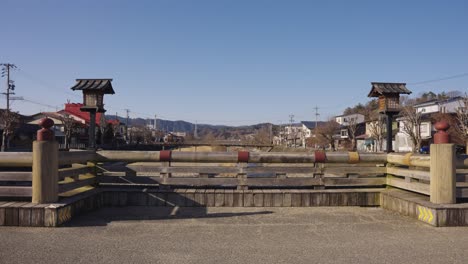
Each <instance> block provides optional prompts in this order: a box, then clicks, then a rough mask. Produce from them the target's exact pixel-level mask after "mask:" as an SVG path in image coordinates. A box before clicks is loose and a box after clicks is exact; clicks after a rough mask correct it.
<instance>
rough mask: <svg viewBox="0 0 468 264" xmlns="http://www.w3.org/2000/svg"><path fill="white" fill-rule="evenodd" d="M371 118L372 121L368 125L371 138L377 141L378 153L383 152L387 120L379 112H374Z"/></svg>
mask: <svg viewBox="0 0 468 264" xmlns="http://www.w3.org/2000/svg"><path fill="white" fill-rule="evenodd" d="M369 117H370V118H369V119H370V120H369V123H368V127H369V133H370V136H371V137H372V138H373V139H374V140H375V146H376V151H381V150H382V143H383V140H384V138H385V135H386V131H385V122H386V118H385V116H384V115H381V114H379V113H378V112H377V111H373V112H372V113H371V114H370V116H369Z"/></svg>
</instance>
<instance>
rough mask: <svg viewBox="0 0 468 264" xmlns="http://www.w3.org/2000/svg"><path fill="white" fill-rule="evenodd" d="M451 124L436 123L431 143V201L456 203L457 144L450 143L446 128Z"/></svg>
mask: <svg viewBox="0 0 468 264" xmlns="http://www.w3.org/2000/svg"><path fill="white" fill-rule="evenodd" d="M449 127H450V126H449V125H448V124H447V122H445V121H442V122H439V123H437V124H436V125H435V128H436V129H437V130H438V131H437V133H436V134H435V135H434V144H432V145H431V149H430V152H431V154H430V155H431V165H430V176H431V183H430V201H431V202H432V203H436V204H454V203H456V201H457V200H456V180H457V179H456V167H455V162H456V155H455V145H454V144H449V141H450V137H449V135H448V133H447V132H446V130H447V129H448V128H449Z"/></svg>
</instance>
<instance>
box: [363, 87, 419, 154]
mask: <svg viewBox="0 0 468 264" xmlns="http://www.w3.org/2000/svg"><path fill="white" fill-rule="evenodd" d="M371 84H372V89H371V91H370V92H369V94H368V95H367V96H368V97H378V98H379V99H378V100H379V113H381V114H385V115H386V116H387V153H390V152H393V147H392V123H393V116H395V115H396V114H398V113H399V112H400V110H401V105H400V94H411V91H410V90H408V89H407V88H406V83H381V82H372V83H371Z"/></svg>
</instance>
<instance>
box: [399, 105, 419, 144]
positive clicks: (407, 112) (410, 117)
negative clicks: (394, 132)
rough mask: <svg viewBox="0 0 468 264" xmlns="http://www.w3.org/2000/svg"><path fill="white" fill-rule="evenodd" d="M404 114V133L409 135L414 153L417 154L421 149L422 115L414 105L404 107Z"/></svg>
mask: <svg viewBox="0 0 468 264" xmlns="http://www.w3.org/2000/svg"><path fill="white" fill-rule="evenodd" d="M402 114H403V120H402V121H403V128H402V130H403V132H404V133H405V134H406V135H408V137H409V138H410V140H411V142H412V144H413V147H414V148H413V152H415V153H417V152H418V151H419V149H420V148H421V141H422V138H421V113H420V112H418V111H417V110H416V108H414V107H413V106H412V105H407V106H404V107H403V109H402Z"/></svg>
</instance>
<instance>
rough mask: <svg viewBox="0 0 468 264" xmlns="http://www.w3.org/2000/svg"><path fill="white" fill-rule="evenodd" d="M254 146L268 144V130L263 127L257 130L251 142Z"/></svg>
mask: <svg viewBox="0 0 468 264" xmlns="http://www.w3.org/2000/svg"><path fill="white" fill-rule="evenodd" d="M252 143H255V144H270V130H269V128H268V127H266V126H264V127H261V128H260V129H258V130H257V131H256V133H255V135H254V136H253V142H252Z"/></svg>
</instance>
